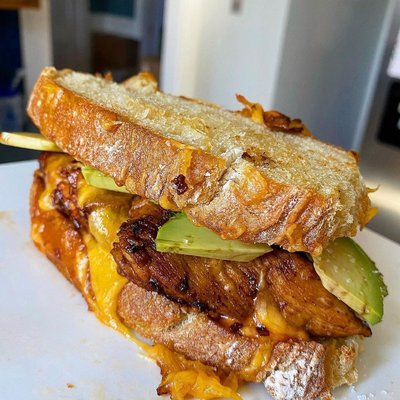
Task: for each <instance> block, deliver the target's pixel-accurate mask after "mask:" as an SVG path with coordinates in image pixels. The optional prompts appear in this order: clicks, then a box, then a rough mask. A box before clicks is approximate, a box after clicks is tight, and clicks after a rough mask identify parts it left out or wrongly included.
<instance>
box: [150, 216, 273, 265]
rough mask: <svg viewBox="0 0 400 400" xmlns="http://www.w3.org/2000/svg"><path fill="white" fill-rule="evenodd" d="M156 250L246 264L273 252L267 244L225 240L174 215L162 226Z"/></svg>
mask: <svg viewBox="0 0 400 400" xmlns="http://www.w3.org/2000/svg"><path fill="white" fill-rule="evenodd" d="M156 249H157V251H160V252H167V253H178V254H186V255H190V256H197V257H208V258H217V259H220V260H230V261H243V262H246V261H251V260H254V259H255V258H257V257H260V256H262V255H263V254H265V253H268V252H270V251H272V248H271V247H270V246H268V245H267V244H260V243H257V244H254V243H246V242H242V241H240V240H223V239H221V238H220V237H219V236H218V235H217V234H215V233H214V232H213V231H211V230H210V229H208V228H205V227H201V226H195V225H193V224H192V223H191V222H190V221H189V219H188V218H187V216H186V215H185V214H184V213H179V214H177V215H175V216H174V217H172V218H171V219H170V220H169V221H167V222H166V223H165V224H164V225H162V226H161V228H160V229H159V230H158V234H157V238H156Z"/></svg>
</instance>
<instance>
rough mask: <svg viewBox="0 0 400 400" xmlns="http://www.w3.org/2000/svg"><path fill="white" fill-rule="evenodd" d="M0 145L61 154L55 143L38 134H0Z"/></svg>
mask: <svg viewBox="0 0 400 400" xmlns="http://www.w3.org/2000/svg"><path fill="white" fill-rule="evenodd" d="M0 143H2V144H5V145H7V146H13V147H22V148H23V149H30V150H41V151H54V152H58V153H62V152H63V151H62V150H61V149H60V148H59V147H58V146H57V145H56V144H55V143H53V142H52V141H51V140H48V139H46V138H45V137H44V136H43V135H41V134H39V133H29V132H19V133H10V132H0Z"/></svg>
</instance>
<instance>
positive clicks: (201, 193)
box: [28, 68, 370, 255]
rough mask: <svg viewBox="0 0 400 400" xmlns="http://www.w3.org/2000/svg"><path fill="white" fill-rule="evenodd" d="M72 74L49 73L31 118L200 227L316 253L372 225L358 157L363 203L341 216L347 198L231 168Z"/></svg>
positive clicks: (87, 159)
mask: <svg viewBox="0 0 400 400" xmlns="http://www.w3.org/2000/svg"><path fill="white" fill-rule="evenodd" d="M69 73H71V71H69V70H64V71H56V70H55V69H54V68H46V69H44V70H43V72H42V74H41V76H40V77H39V79H38V81H37V83H36V85H35V87H34V90H33V93H32V95H31V98H30V101H29V105H28V113H29V115H30V117H31V118H32V120H33V122H34V123H35V124H36V125H37V126H38V127H39V128H40V130H41V132H42V134H43V135H45V136H46V137H48V138H49V139H50V140H52V141H54V142H55V143H56V144H57V146H59V147H60V148H61V149H63V150H64V151H65V152H67V153H69V154H70V155H72V156H73V157H74V158H76V159H77V160H79V161H81V162H83V163H84V164H87V165H90V166H92V167H94V168H97V169H99V170H100V171H102V172H103V173H105V174H106V175H109V176H111V177H113V178H114V179H115V181H116V182H117V183H118V184H120V185H125V186H126V187H127V188H128V190H129V191H130V192H132V193H135V194H138V195H140V196H142V197H145V198H148V199H151V200H153V201H156V202H158V203H159V204H160V205H161V206H162V207H163V208H166V209H171V210H183V211H184V212H186V213H187V215H188V216H189V218H190V219H191V220H192V222H193V223H194V224H196V225H202V226H206V227H208V228H210V229H212V230H213V231H214V232H216V233H217V234H218V235H220V236H221V237H223V238H225V239H240V240H243V241H248V242H259V243H268V244H277V245H280V246H282V247H283V248H285V249H286V250H288V251H306V252H309V253H311V254H313V255H318V254H320V253H321V251H322V249H323V248H324V247H325V246H326V244H327V243H328V242H329V241H331V240H333V239H335V238H336V237H340V236H353V235H355V233H356V231H357V228H358V226H363V225H364V224H365V222H366V220H367V215H368V210H369V208H370V202H369V199H368V195H367V191H366V188H365V186H364V185H363V183H362V181H361V177H360V176H359V173H358V172H357V171H358V167H357V163H356V160H355V159H354V157H353V156H351V157H350V156H349V157H348V164H349V165H348V168H350V169H353V170H354V179H355V182H354V185H355V186H357V188H356V190H355V192H356V194H355V196H356V198H354V199H353V200H352V201H353V206H352V209H351V210H350V211H351V215H348V214H347V211H346V212H345V213H344V214H343V215H342V214H341V213H342V211H341V206H340V205H339V206H338V204H340V196H341V194H340V193H337V194H336V195H334V196H332V195H329V196H324V195H323V194H322V193H320V192H318V191H317V190H315V189H312V188H310V187H307V186H306V185H304V186H303V185H301V184H300V185H295V186H293V185H288V184H283V183H280V182H277V181H275V180H273V179H271V178H270V177H268V176H266V175H265V174H262V173H261V172H260V170H259V169H258V168H257V167H256V166H255V165H253V164H252V163H251V162H248V161H246V160H244V159H241V158H240V157H239V159H237V160H236V162H235V163H234V164H232V165H230V164H229V163H228V161H227V160H226V159H224V158H222V157H219V156H215V155H213V154H211V153H209V152H207V151H205V150H202V149H201V148H195V147H193V146H190V145H187V144H183V143H180V142H178V141H177V140H174V139H171V138H168V137H165V136H162V132H157V131H155V130H152V129H150V128H146V127H144V126H141V125H140V124H138V123H135V122H133V121H132V120H130V119H128V118H127V117H125V116H123V115H120V114H118V113H117V112H115V111H114V110H112V105H110V108H106V107H104V106H101V105H99V104H97V103H95V102H94V101H91V100H89V99H88V98H85V97H83V96H81V95H79V94H77V93H75V92H73V91H72V90H69V89H67V88H66V87H64V86H62V85H61V84H59V83H57V78H58V77H60V76H63V75H65V74H69ZM182 101H186V100H182ZM240 118H245V117H240ZM304 140H310V141H315V139H313V138H310V137H306V138H304ZM343 154H344V152H343ZM343 154H342V155H343ZM179 180H180V181H181V182H183V186H182V187H181V188H179V187H178V186H179V185H177V181H179ZM338 199H339V201H338Z"/></svg>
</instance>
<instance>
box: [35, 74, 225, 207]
mask: <svg viewBox="0 0 400 400" xmlns="http://www.w3.org/2000/svg"><path fill="white" fill-rule="evenodd" d="M54 78H55V72H54V71H53V70H51V71H48V73H46V72H45V73H43V74H42V75H41V76H40V78H39V80H38V81H37V83H36V85H35V88H34V90H33V92H32V95H31V98H30V101H29V105H28V113H29V115H30V117H31V118H32V120H33V122H34V123H35V124H36V125H37V126H38V127H40V130H41V133H42V134H43V135H45V136H47V137H48V138H49V139H51V140H52V141H54V142H55V143H56V144H57V145H58V146H59V147H60V148H62V149H63V150H64V151H66V152H67V153H68V154H70V155H72V156H73V157H74V158H75V159H76V160H78V161H81V162H83V163H84V164H86V165H90V166H92V167H94V168H97V169H99V170H101V171H102V172H103V173H105V174H106V175H109V176H112V177H113V178H114V179H115V181H116V182H117V183H118V184H121V185H122V184H123V185H125V186H126V187H127V188H128V190H129V191H131V192H132V193H135V194H138V195H140V196H142V197H145V198H149V199H152V200H155V201H158V202H159V203H160V204H161V205H162V206H163V207H164V208H168V209H174V210H178V209H182V208H184V207H186V206H188V205H190V204H195V203H196V202H200V203H202V202H208V201H209V200H210V199H211V198H212V197H213V195H214V194H215V192H216V191H217V189H218V181H219V179H220V177H221V176H222V174H223V172H224V171H225V162H224V160H222V159H220V158H218V157H215V156H212V155H210V154H208V153H206V152H204V151H202V150H199V149H195V148H191V147H190V146H185V145H182V144H181V143H179V142H177V141H176V140H173V139H166V138H164V137H162V136H160V135H158V134H157V132H153V131H151V130H150V129H148V128H144V127H142V126H140V125H137V124H135V123H133V122H132V121H129V120H128V119H127V118H125V117H123V116H121V115H118V114H117V113H115V112H114V111H111V110H108V109H106V108H104V107H101V106H99V105H97V104H95V103H91V102H89V101H88V100H87V99H85V98H83V97H81V96H79V95H77V94H75V93H73V92H72V91H70V90H68V89H66V88H64V87H62V86H61V85H58V84H57V83H56V82H55V80H54ZM179 175H184V177H185V183H186V185H187V187H188V189H187V190H186V191H185V192H184V193H180V194H179V191H178V190H177V188H176V185H175V184H174V180H175V179H176V178H177V177H178V176H179Z"/></svg>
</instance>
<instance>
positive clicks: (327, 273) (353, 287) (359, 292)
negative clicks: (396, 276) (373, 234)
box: [314, 237, 388, 325]
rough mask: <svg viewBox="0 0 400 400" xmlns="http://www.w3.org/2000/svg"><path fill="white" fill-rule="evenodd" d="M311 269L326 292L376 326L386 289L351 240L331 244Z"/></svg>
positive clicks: (315, 259) (381, 310)
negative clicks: (319, 279)
mask: <svg viewBox="0 0 400 400" xmlns="http://www.w3.org/2000/svg"><path fill="white" fill-rule="evenodd" d="M314 268H315V270H316V272H317V274H318V275H319V277H320V278H321V281H322V284H323V285H324V287H325V289H327V290H328V291H330V292H331V293H332V294H334V295H335V296H336V297H337V298H338V299H340V300H342V301H343V302H344V303H345V304H347V305H348V306H349V307H350V308H352V309H353V310H354V311H355V312H356V313H357V314H358V315H359V316H360V317H361V318H363V319H365V320H366V321H368V322H369V323H370V324H372V325H375V324H377V323H378V322H380V321H381V320H382V316H383V298H384V297H385V296H387V294H388V291H387V287H386V285H385V283H384V281H383V276H382V274H381V273H380V272H379V271H378V269H377V268H376V266H375V263H374V262H373V261H372V260H371V259H370V258H369V257H368V255H367V254H366V253H365V252H364V250H363V249H362V248H361V247H360V246H359V245H358V244H357V243H356V242H355V241H354V240H352V239H350V238H346V237H343V238H339V239H336V240H334V241H333V242H331V243H330V244H329V245H328V247H327V248H325V250H324V251H323V252H322V254H321V255H320V256H318V257H314Z"/></svg>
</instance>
